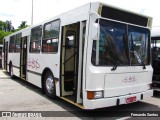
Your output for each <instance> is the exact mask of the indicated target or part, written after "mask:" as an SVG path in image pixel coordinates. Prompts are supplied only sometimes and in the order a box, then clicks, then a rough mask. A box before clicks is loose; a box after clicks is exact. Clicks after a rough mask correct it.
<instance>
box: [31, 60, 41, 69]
mask: <svg viewBox="0 0 160 120" xmlns="http://www.w3.org/2000/svg"><path fill="white" fill-rule="evenodd" d="M28 67H29V68H32V69H36V70H37V69H38V68H40V65H39V63H38V59H36V60H34V59H31V58H29V62H28Z"/></svg>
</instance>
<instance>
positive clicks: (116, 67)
mask: <svg viewBox="0 0 160 120" xmlns="http://www.w3.org/2000/svg"><path fill="white" fill-rule="evenodd" d="M151 24H152V18H150V17H147V16H143V15H140V14H137V13H133V12H129V11H126V10H123V9H120V8H116V7H113V6H108V5H106V4H104V3H100V2H93V3H89V4H86V5H84V6H81V7H79V8H77V9H74V10H71V11H69V12H66V13H64V14H61V15H59V16H57V17H54V18H51V19H49V20H47V21H45V22H42V23H40V24H37V25H34V26H30V27H28V28H26V29H24V30H21V31H18V32H16V33H13V34H11V35H9V36H7V37H5V38H4V64H3V67H4V69H6V70H7V71H8V72H9V73H10V75H11V77H13V76H14V75H15V76H18V77H20V78H22V79H23V80H25V81H28V82H30V83H32V84H34V85H36V86H38V87H40V88H42V91H43V92H45V94H46V95H47V96H48V97H51V98H55V97H56V96H58V97H60V98H62V99H64V100H66V101H68V102H70V103H72V104H74V105H76V106H78V107H80V108H83V109H96V108H103V107H108V106H116V105H121V104H128V103H132V102H136V101H139V100H143V99H145V98H147V97H151V96H152V95H153V90H151V83H152V74H153V70H152V66H151V60H150V28H151Z"/></svg>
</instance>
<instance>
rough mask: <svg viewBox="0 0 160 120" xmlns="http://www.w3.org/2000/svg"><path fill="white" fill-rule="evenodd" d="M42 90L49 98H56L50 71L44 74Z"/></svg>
mask: <svg viewBox="0 0 160 120" xmlns="http://www.w3.org/2000/svg"><path fill="white" fill-rule="evenodd" d="M44 90H45V94H46V95H47V96H48V97H49V98H56V91H55V83H54V77H53V75H52V73H51V72H50V71H48V72H46V74H45V77H44Z"/></svg>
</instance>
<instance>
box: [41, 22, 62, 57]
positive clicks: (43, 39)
mask: <svg viewBox="0 0 160 120" xmlns="http://www.w3.org/2000/svg"><path fill="white" fill-rule="evenodd" d="M55 21H58V22H59V31H58V32H59V33H58V36H57V37H47V38H45V26H46V25H48V24H51V26H50V30H51V28H52V23H53V22H55ZM60 32H61V20H60V19H55V20H52V21H50V22H47V23H45V24H44V25H43V37H42V48H41V51H42V53H43V54H57V53H58V49H59V38H60ZM53 39H57V40H58V41H57V51H56V52H54V51H51V52H47V51H44V48H43V45H44V41H47V40H51V43H52V40H53Z"/></svg>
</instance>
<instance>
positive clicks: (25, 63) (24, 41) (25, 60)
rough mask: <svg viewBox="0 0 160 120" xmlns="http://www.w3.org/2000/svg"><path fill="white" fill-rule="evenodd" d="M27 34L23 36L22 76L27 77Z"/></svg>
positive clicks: (21, 54)
mask: <svg viewBox="0 0 160 120" xmlns="http://www.w3.org/2000/svg"><path fill="white" fill-rule="evenodd" d="M26 65H27V36H25V37H22V38H21V53H20V77H21V78H23V79H26Z"/></svg>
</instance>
